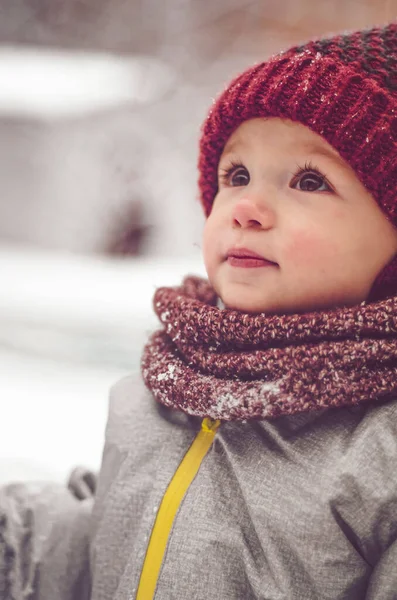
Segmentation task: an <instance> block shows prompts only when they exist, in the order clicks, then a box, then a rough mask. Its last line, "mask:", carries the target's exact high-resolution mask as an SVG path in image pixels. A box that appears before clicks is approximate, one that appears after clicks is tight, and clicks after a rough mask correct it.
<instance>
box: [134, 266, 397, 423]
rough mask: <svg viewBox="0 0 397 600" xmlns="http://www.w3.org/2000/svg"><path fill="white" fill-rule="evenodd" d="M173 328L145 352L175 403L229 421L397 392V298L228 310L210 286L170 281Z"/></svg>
mask: <svg viewBox="0 0 397 600" xmlns="http://www.w3.org/2000/svg"><path fill="white" fill-rule="evenodd" d="M153 303H154V310H155V312H156V314H157V316H158V317H159V319H160V321H161V323H162V324H163V327H162V329H161V330H159V331H156V332H155V333H154V334H152V335H151V337H150V338H149V341H148V343H147V345H146V346H145V348H144V351H143V355H142V362H141V367H142V375H143V379H144V382H145V384H146V386H147V387H148V389H149V390H151V392H152V393H153V395H154V397H155V399H156V400H157V401H158V402H160V403H161V404H164V405H165V406H168V407H171V408H173V409H177V410H181V411H183V412H185V413H187V414H189V415H194V416H197V417H210V418H212V419H220V420H223V421H231V420H239V421H245V420H247V419H264V418H271V417H277V416H280V415H291V414H294V413H298V412H303V411H313V410H319V409H324V408H330V407H340V406H349V405H350V406H352V405H357V404H360V403H362V402H369V401H379V400H381V399H388V398H389V397H391V396H392V395H393V394H394V393H395V392H396V391H397V297H392V298H388V299H386V300H382V301H379V302H374V303H367V302H363V303H362V304H360V305H357V306H354V307H351V308H336V309H332V310H323V311H318V312H311V313H304V314H289V315H266V314H265V313H260V314H248V313H243V312H240V311H237V310H230V309H225V310H221V309H220V308H218V307H217V306H216V304H217V296H216V294H215V292H214V290H213V289H212V288H211V286H210V284H209V283H208V282H207V281H206V280H204V279H201V278H199V277H194V276H188V277H186V278H185V279H184V281H183V283H182V285H181V286H180V287H174V288H171V287H169V288H168V287H162V288H159V289H157V291H156V292H155V295H154V300H153Z"/></svg>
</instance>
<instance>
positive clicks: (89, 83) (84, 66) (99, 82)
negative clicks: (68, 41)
mask: <svg viewBox="0 0 397 600" xmlns="http://www.w3.org/2000/svg"><path fill="white" fill-rule="evenodd" d="M0 80H1V87H0V112H1V114H3V115H4V114H10V115H13V116H16V115H18V116H29V117H39V118H44V119H46V120H48V119H49V118H61V117H71V116H79V115H82V114H84V113H87V112H90V113H91V112H93V111H97V110H104V109H109V108H114V107H119V106H120V105H121V104H123V103H128V104H132V105H134V104H137V105H140V104H142V103H145V102H148V101H152V100H153V99H156V98H158V96H159V95H162V94H163V93H164V92H165V91H166V90H168V89H169V88H170V86H171V85H173V84H174V82H175V73H174V72H173V71H172V69H171V68H170V67H169V66H168V65H165V63H163V62H161V61H160V60H158V59H154V58H149V57H145V56H143V57H142V56H139V57H128V58H126V57H122V56H117V55H114V54H113V55H112V54H107V53H105V52H103V53H100V52H95V53H90V52H77V51H66V50H56V49H54V48H51V49H46V48H34V47H29V46H26V47H16V46H2V47H1V48H0Z"/></svg>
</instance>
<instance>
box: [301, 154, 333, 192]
mask: <svg viewBox="0 0 397 600" xmlns="http://www.w3.org/2000/svg"><path fill="white" fill-rule="evenodd" d="M305 173H315V174H316V175H318V177H319V178H320V179H321V180H322V182H323V184H324V183H325V184H326V185H327V186H328V187H329V188H330V189H331V190H332V191H334V187H333V185H332V184H331V182H330V181H329V179H328V177H327V176H326V175H324V173H322V172H321V171H320V169H319V168H318V167H316V165H314V164H313V163H312V162H311V161H306V162H305V164H304V166H303V167H300V166H299V165H297V168H296V171H295V172H294V173H293V174H292V181H293V182H294V181H295V180H296V179H298V177H300V176H301V175H304V174H305Z"/></svg>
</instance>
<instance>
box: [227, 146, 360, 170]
mask: <svg viewBox="0 0 397 600" xmlns="http://www.w3.org/2000/svg"><path fill="white" fill-rule="evenodd" d="M245 146H246V144H245V142H244V140H241V139H236V140H234V141H233V142H231V143H230V144H226V146H225V148H224V150H223V153H222V158H223V157H225V156H227V155H228V154H233V153H237V154H238V152H239V151H240V149H244V147H245ZM300 149H302V151H303V152H307V153H308V154H319V155H320V156H323V157H324V158H327V159H329V160H332V161H333V162H334V163H336V164H337V165H338V166H339V167H341V168H343V169H345V170H346V171H349V172H350V170H351V169H350V166H349V164H348V163H346V161H345V160H344V159H343V158H342V157H341V156H340V155H339V154H338V153H336V152H333V151H332V150H329V149H328V148H327V147H322V146H320V145H318V144H316V143H315V142H307V143H303V144H302V146H300V147H299V148H298V151H299V150H300Z"/></svg>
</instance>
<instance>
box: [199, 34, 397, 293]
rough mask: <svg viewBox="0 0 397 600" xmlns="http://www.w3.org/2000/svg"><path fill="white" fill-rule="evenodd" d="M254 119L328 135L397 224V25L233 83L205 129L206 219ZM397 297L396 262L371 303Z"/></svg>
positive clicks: (286, 56)
mask: <svg viewBox="0 0 397 600" xmlns="http://www.w3.org/2000/svg"><path fill="white" fill-rule="evenodd" d="M255 117H281V118H287V119H291V120H293V121H298V122H299V123H302V124H303V125H306V126H307V127H309V128H310V129H311V130H312V131H315V132H316V133H318V134H319V135H321V136H322V137H323V138H324V139H325V140H327V142H328V143H329V144H331V145H332V146H333V147H334V148H335V149H336V150H337V151H338V152H339V154H340V155H341V156H342V157H343V158H344V159H345V160H346V162H348V163H349V165H350V166H351V167H352V168H353V169H354V171H355V173H356V175H357V177H358V178H359V179H360V180H361V182H362V183H363V184H364V185H365V187H366V188H367V189H368V190H369V192H370V193H371V194H372V196H373V197H374V198H375V200H376V201H377V202H378V204H379V206H380V207H381V209H382V210H383V212H384V213H385V215H386V216H387V217H388V219H389V220H390V221H391V222H392V223H393V225H394V226H396V227H397V23H392V24H390V25H387V26H385V27H374V28H373V29H368V30H364V31H357V32H355V33H349V34H344V35H338V36H335V37H332V38H327V39H321V40H315V41H311V42H308V43H307V44H305V45H302V46H294V47H293V48H291V49H289V50H287V51H285V52H283V53H281V54H278V55H276V56H274V57H272V58H270V59H269V60H268V61H266V62H263V63H261V64H258V65H254V66H253V67H251V68H249V69H247V70H246V71H244V73H242V74H241V75H239V76H238V77H236V78H235V79H234V80H233V81H232V82H231V84H230V85H229V86H228V87H227V88H226V89H225V91H224V92H223V93H222V94H221V95H220V97H219V98H218V99H217V100H216V102H215V103H214V105H213V107H212V109H211V110H210V112H209V115H208V117H207V119H206V121H205V122H204V125H203V128H202V136H201V140H200V156H199V171H200V177H199V188H200V195H201V202H202V205H203V208H204V212H205V215H206V216H208V215H209V214H210V212H211V207H212V203H213V201H214V198H215V196H216V194H217V191H218V175H217V172H218V163H219V159H220V157H221V154H222V151H223V148H224V146H225V144H226V142H227V140H228V138H229V137H230V135H231V134H232V133H233V131H234V130H235V129H236V128H237V127H238V126H239V125H240V124H241V123H242V122H243V121H246V120H248V119H253V118H255ZM396 293H397V259H394V260H393V262H392V263H390V265H389V266H388V267H386V268H385V269H384V270H383V271H382V273H381V274H380V275H379V277H378V278H377V280H376V282H375V284H374V286H373V288H372V292H371V296H370V299H371V300H372V299H373V300H374V299H379V298H383V297H385V296H387V295H390V294H396Z"/></svg>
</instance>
